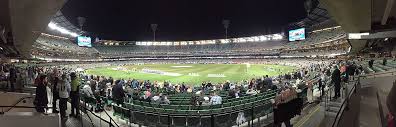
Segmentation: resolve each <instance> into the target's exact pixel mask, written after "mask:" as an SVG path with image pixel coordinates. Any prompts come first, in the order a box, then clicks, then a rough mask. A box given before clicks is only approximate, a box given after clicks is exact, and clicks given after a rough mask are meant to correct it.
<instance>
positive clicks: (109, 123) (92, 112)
mask: <svg viewBox="0 0 396 127" xmlns="http://www.w3.org/2000/svg"><path fill="white" fill-rule="evenodd" d="M80 107H82V108H83V109H84V110H86V111H89V112H90V113H91V114H92V115H94V116H95V117H97V118H99V119H100V120H102V121H104V122H106V123H108V124H109V125H110V126H114V125H113V124H112V123H111V121H110V122H109V121H107V120H105V119H103V118H102V117H100V116H98V115H96V114H95V113H93V112H92V111H91V110H89V109H87V108H86V107H85V106H80ZM116 125H117V124H116ZM114 127H115V126H114ZM117 127H119V126H118V125H117Z"/></svg>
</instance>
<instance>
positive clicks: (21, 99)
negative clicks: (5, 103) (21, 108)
mask: <svg viewBox="0 0 396 127" xmlns="http://www.w3.org/2000/svg"><path fill="white" fill-rule="evenodd" d="M28 98H29V99H30V98H33V97H31V96H27V97H22V98H20V99H19V100H18V101H17V102H16V103H14V104H13V105H12V106H16V105H17V104H19V103H20V102H21V101H23V100H25V99H28ZM13 108H14V107H10V108H9V109H8V110H6V111H5V112H8V111H10V110H11V109H13Z"/></svg>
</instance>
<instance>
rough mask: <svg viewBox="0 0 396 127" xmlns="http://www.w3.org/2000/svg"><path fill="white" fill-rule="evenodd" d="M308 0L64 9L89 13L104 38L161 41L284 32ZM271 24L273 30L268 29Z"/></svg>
mask: <svg viewBox="0 0 396 127" xmlns="http://www.w3.org/2000/svg"><path fill="white" fill-rule="evenodd" d="M303 2H304V0H68V2H67V3H66V4H65V6H64V7H63V9H62V12H63V14H64V15H65V16H66V18H67V19H68V20H69V21H71V22H72V23H73V24H75V25H76V26H78V25H77V20H76V18H77V17H78V16H82V17H85V18H87V22H86V24H85V27H84V31H88V32H89V33H90V34H91V35H90V36H93V37H95V36H98V37H99V38H100V39H106V40H138V41H144V40H152V39H153V35H152V31H151V28H150V24H152V23H156V24H158V30H157V36H156V37H157V40H158V41H179V40H202V39H218V38H224V27H223V24H222V20H224V19H228V20H230V22H231V23H230V26H229V34H228V35H229V37H244V36H255V35H261V34H266V33H267V32H268V31H270V32H280V31H281V28H284V29H285V28H287V27H286V26H287V25H288V24H289V23H291V22H296V21H300V20H301V19H303V18H304V17H305V15H306V11H305V9H304V3H303ZM268 29H270V30H268Z"/></svg>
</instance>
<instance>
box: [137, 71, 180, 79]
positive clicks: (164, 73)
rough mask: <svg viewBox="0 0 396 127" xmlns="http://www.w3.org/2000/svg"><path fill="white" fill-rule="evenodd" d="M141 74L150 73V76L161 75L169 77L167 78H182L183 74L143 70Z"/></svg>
mask: <svg viewBox="0 0 396 127" xmlns="http://www.w3.org/2000/svg"><path fill="white" fill-rule="evenodd" d="M140 73H148V74H159V75H167V76H175V77H176V76H182V74H179V73H172V72H165V71H161V70H151V69H142V71H140Z"/></svg>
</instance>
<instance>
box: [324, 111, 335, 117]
mask: <svg viewBox="0 0 396 127" xmlns="http://www.w3.org/2000/svg"><path fill="white" fill-rule="evenodd" d="M325 115H326V117H329V118H335V117H336V116H337V112H326V113H325Z"/></svg>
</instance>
